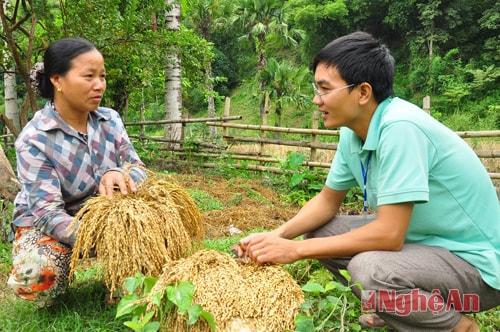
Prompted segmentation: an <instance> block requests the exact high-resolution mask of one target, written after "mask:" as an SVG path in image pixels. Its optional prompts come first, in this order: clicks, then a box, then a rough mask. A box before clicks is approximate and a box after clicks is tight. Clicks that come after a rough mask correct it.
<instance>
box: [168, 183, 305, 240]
mask: <svg viewBox="0 0 500 332" xmlns="http://www.w3.org/2000/svg"><path fill="white" fill-rule="evenodd" d="M175 179H176V180H177V181H178V182H179V184H180V185H181V186H182V187H183V188H185V189H187V190H197V191H203V192H205V193H208V194H209V195H210V197H211V198H212V199H215V200H217V201H219V202H220V203H221V204H222V206H223V208H222V209H220V210H207V211H204V210H205V208H204V207H200V210H201V211H202V215H203V217H204V221H205V225H206V227H205V231H206V236H207V237H208V238H218V237H225V236H230V235H231V232H230V226H234V227H235V228H237V229H239V230H241V231H243V232H244V231H248V230H251V229H255V228H265V229H273V228H275V227H278V226H279V225H281V224H282V223H284V222H286V221H287V220H288V219H290V218H291V217H292V216H293V215H295V214H296V213H297V211H298V210H299V207H298V206H297V205H289V204H286V203H284V199H283V197H281V195H280V194H279V193H278V192H276V191H274V190H273V189H272V188H270V187H269V186H268V185H266V184H264V183H262V181H259V180H249V179H241V178H232V179H229V180H227V179H223V178H220V177H215V176H206V175H201V176H200V175H191V174H190V175H175Z"/></svg>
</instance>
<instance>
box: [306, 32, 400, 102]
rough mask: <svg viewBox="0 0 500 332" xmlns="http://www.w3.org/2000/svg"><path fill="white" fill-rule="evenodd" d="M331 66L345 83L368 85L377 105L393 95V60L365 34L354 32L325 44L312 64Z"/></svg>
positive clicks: (380, 45)
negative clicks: (365, 83) (364, 83)
mask: <svg viewBox="0 0 500 332" xmlns="http://www.w3.org/2000/svg"><path fill="white" fill-rule="evenodd" d="M319 64H326V66H327V67H334V68H336V69H337V70H338V72H339V74H340V76H341V77H342V78H343V79H344V80H345V81H346V83H347V84H360V83H363V82H367V83H370V85H371V86H372V89H373V95H374V97H375V100H376V101H377V102H379V103H380V102H382V101H383V100H384V99H386V98H388V97H391V96H393V95H394V90H393V87H392V85H393V81H394V58H393V57H392V55H391V53H390V51H389V49H388V48H387V47H386V46H385V45H384V44H381V43H380V42H379V41H378V40H376V39H375V38H374V37H373V36H372V35H370V34H368V33H366V32H360V31H358V32H354V33H351V34H349V35H346V36H343V37H340V38H337V39H335V40H333V41H331V42H330V43H328V45H326V46H325V47H324V48H323V49H322V50H321V51H320V52H319V53H318V55H317V56H316V58H315V59H314V61H313V71H316V67H317V66H318V65H319Z"/></svg>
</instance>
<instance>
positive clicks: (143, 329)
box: [116, 273, 215, 332]
mask: <svg viewBox="0 0 500 332" xmlns="http://www.w3.org/2000/svg"><path fill="white" fill-rule="evenodd" d="M157 281H158V279H157V278H154V277H145V276H144V275H142V274H141V273H137V274H136V275H135V276H134V277H129V278H127V279H126V280H125V289H126V290H127V293H128V294H127V295H125V296H124V297H123V298H122V299H121V300H120V302H119V303H118V307H117V312H116V318H120V317H124V316H131V317H132V318H131V320H129V321H125V322H124V325H125V326H127V327H129V328H131V329H132V330H134V331H137V332H153V331H158V330H160V328H161V322H163V320H164V319H165V318H166V317H165V315H168V314H171V313H173V312H174V311H173V310H174V309H175V308H177V310H176V312H177V314H179V315H181V316H187V317H186V324H187V326H186V330H187V331H188V330H189V326H191V325H193V324H195V323H196V322H197V321H198V320H199V319H200V318H201V319H204V320H205V321H206V322H207V323H208V325H209V326H210V328H211V329H212V330H215V320H214V318H213V316H212V315H211V314H210V313H208V312H206V311H204V310H203V308H202V307H201V306H200V305H199V304H192V302H193V294H194V285H193V284H192V283H191V282H188V281H181V282H179V283H178V284H177V285H169V286H167V287H166V289H165V293H164V294H161V292H159V293H157V294H153V295H152V296H151V295H150V294H149V293H150V292H151V290H152V288H153V286H154V285H155V284H156V282H157ZM146 296H150V299H151V302H152V304H154V305H155V306H156V307H157V313H158V316H157V317H154V316H155V311H147V305H148V304H147V303H144V302H141V301H140V300H141V299H144V298H145V297H146ZM164 300H165V302H163V301H164ZM153 318H155V319H156V320H154V321H151V319H153Z"/></svg>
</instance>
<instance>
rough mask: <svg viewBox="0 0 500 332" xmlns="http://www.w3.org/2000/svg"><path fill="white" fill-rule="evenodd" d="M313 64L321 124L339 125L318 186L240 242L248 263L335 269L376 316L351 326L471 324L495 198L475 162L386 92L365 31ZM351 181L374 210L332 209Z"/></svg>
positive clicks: (491, 286) (484, 298) (492, 289)
mask: <svg viewBox="0 0 500 332" xmlns="http://www.w3.org/2000/svg"><path fill="white" fill-rule="evenodd" d="M313 69H314V73H315V83H314V84H313V86H314V90H315V96H314V100H313V101H314V103H315V104H316V105H317V106H318V108H319V111H320V112H321V114H322V119H323V121H324V124H325V127H327V128H336V127H342V129H341V135H340V142H339V146H338V150H337V152H336V154H335V157H334V160H333V162H332V166H331V169H330V172H329V174H328V177H327V180H326V183H325V186H324V187H323V189H322V191H321V192H320V193H319V194H318V195H317V196H316V197H314V198H313V199H311V200H310V201H309V202H308V203H307V204H306V205H305V206H304V207H303V208H302V209H301V210H300V211H299V212H298V214H297V215H296V216H294V217H293V218H292V219H290V220H289V221H288V222H287V223H285V224H283V225H282V226H280V227H279V228H277V229H275V230H274V231H272V232H268V233H256V234H251V235H249V236H248V237H246V238H244V239H242V240H241V244H242V245H241V247H243V248H246V254H247V255H248V256H249V257H250V258H251V259H252V260H254V261H256V262H257V263H259V264H262V263H265V262H275V263H283V264H287V263H292V262H295V261H297V260H300V259H307V258H316V259H319V260H320V261H321V262H322V263H323V264H324V265H325V266H326V267H327V268H328V269H329V270H330V271H332V273H334V274H335V275H337V276H339V273H338V270H339V269H347V270H348V271H349V273H350V275H351V278H352V281H353V282H356V281H359V282H360V284H361V285H362V287H363V291H361V290H359V289H357V288H354V292H355V294H356V295H357V296H358V297H360V298H361V300H362V302H363V304H364V306H365V307H370V308H371V309H373V310H374V311H376V313H377V314H365V315H363V316H361V317H360V323H362V324H363V325H366V326H370V327H380V326H383V325H385V324H387V325H389V326H391V327H393V328H394V329H396V330H398V331H479V329H478V326H477V324H476V323H475V322H474V321H473V320H471V319H470V318H469V317H468V316H466V315H465V314H464V313H466V312H473V311H482V310H487V309H489V308H492V307H495V306H497V305H499V304H500V205H499V201H498V198H497V196H496V193H495V189H494V187H493V184H492V182H491V180H490V179H489V177H488V174H487V172H486V170H485V169H484V167H483V165H482V164H481V162H480V160H479V159H478V158H477V156H476V155H475V153H474V152H473V151H472V149H470V148H469V146H468V145H467V144H466V143H465V142H464V141H463V140H462V139H461V138H459V137H458V136H457V135H456V134H455V133H453V132H452V131H451V130H449V129H448V128H446V127H445V126H443V125H442V124H440V123H439V122H438V121H436V120H434V119H433V118H432V117H431V116H429V115H428V114H427V113H425V112H424V111H422V110H421V109H419V108H418V107H417V106H415V105H413V104H410V103H408V102H406V101H404V100H402V99H399V98H394V97H393V94H394V93H393V87H392V85H393V76H394V59H393V57H392V56H391V54H390V52H389V50H388V49H387V48H386V47H385V45H382V44H380V43H379V42H378V41H377V40H375V39H374V38H373V37H372V36H371V35H369V34H367V33H363V32H355V33H352V34H349V35H347V36H344V37H341V38H338V39H336V40H334V41H332V42H331V43H329V44H328V45H327V46H325V47H324V48H323V49H322V50H321V51H320V52H319V54H318V55H317V57H316V58H315V60H314V63H313ZM355 186H360V187H362V188H364V192H365V203H366V205H367V206H369V207H370V208H371V209H373V210H374V211H375V212H376V214H374V215H370V216H366V212H365V215H364V216H361V217H356V218H353V217H345V216H344V217H341V216H336V214H337V212H338V210H339V206H340V205H341V204H342V202H343V200H344V197H345V195H346V193H347V192H348V190H349V188H351V187H355ZM303 234H305V238H304V240H302V241H295V240H293V239H295V238H296V237H298V236H299V235H303ZM240 254H241V255H242V254H243V252H242V250H241V249H240ZM341 280H342V279H341ZM461 299H466V300H468V301H469V302H467V303H464V302H462V301H459V300H461ZM403 305H406V307H404V308H403V307H402V306H403ZM408 308H409V309H408ZM403 309H406V310H403Z"/></svg>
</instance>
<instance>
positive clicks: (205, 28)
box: [185, 0, 228, 138]
mask: <svg viewBox="0 0 500 332" xmlns="http://www.w3.org/2000/svg"><path fill="white" fill-rule="evenodd" d="M185 7H187V8H186V12H187V15H186V17H187V19H186V21H187V22H188V24H189V23H191V25H192V26H193V27H194V28H195V29H196V30H197V31H198V32H199V34H200V36H201V37H202V38H203V39H205V40H206V41H207V42H210V41H211V34H212V30H213V29H214V27H217V26H220V25H226V24H225V22H224V21H225V19H224V17H225V15H224V13H225V12H226V11H227V8H228V7H227V6H221V5H220V2H219V0H188V1H187V4H186V6H185ZM204 63H205V66H204V67H205V79H204V81H205V90H206V95H207V103H208V116H209V117H215V96H216V95H217V93H216V92H215V91H214V80H215V78H214V77H213V75H212V63H211V58H210V59H207V61H204ZM215 133H216V127H210V136H211V137H212V138H213V137H214V136H215Z"/></svg>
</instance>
